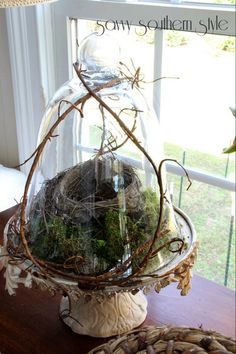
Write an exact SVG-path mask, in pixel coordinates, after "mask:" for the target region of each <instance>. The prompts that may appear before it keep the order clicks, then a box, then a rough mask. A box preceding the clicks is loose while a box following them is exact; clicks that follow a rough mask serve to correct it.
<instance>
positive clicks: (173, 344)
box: [88, 326, 236, 354]
mask: <svg viewBox="0 0 236 354" xmlns="http://www.w3.org/2000/svg"><path fill="white" fill-rule="evenodd" d="M235 352H236V342H235V340H232V339H230V338H227V337H225V336H223V335H221V334H220V333H217V332H212V331H204V330H202V329H200V328H187V327H168V326H167V327H146V328H141V329H136V330H134V331H131V332H129V333H126V334H125V335H123V336H121V337H117V338H116V339H112V340H110V341H109V342H108V343H106V344H103V345H101V346H99V347H97V348H95V349H93V350H91V351H90V352H89V353H88V354H156V353H163V354H172V353H173V354H180V353H183V354H203V353H211V354H227V353H235Z"/></svg>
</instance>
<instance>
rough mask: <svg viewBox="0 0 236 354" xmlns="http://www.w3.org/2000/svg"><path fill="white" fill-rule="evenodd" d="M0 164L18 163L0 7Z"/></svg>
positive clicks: (6, 46) (4, 34)
mask: <svg viewBox="0 0 236 354" xmlns="http://www.w3.org/2000/svg"><path fill="white" fill-rule="evenodd" d="M0 164H3V165H5V166H15V165H17V164H18V147H17V135H16V121H15V110H14V101H13V90H12V77H11V67H10V56H9V47H8V37H7V24H6V17H5V10H4V9H0Z"/></svg>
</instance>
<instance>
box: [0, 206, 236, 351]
mask: <svg viewBox="0 0 236 354" xmlns="http://www.w3.org/2000/svg"><path fill="white" fill-rule="evenodd" d="M13 211H14V208H12V209H10V210H8V211H5V212H2V213H0V237H1V236H2V232H3V229H4V225H5V223H6V222H7V220H8V219H9V217H10V216H11V215H12V213H13ZM3 273H4V271H2V272H1V273H0V353H1V354H53V353H57V354H70V353H73V354H77V353H79V354H85V353H87V352H88V351H89V350H90V349H92V348H94V347H96V346H97V345H99V344H101V343H103V342H104V341H106V340H104V339H96V338H91V337H87V336H80V335H78V334H75V333H73V332H72V331H71V329H70V328H68V327H67V326H66V325H65V324H64V323H62V322H61V321H60V319H59V317H58V307H59V303H60V296H55V297H50V295H49V294H48V293H45V292H41V291H40V290H33V289H25V288H23V287H20V288H19V289H18V290H17V295H16V296H9V295H8V293H7V292H6V290H5V281H4V277H3ZM147 298H148V316H147V319H146V321H145V322H144V325H166V324H172V325H186V326H192V327H199V326H202V327H203V328H204V329H211V330H215V331H218V332H220V333H222V334H225V335H227V336H230V337H235V296H234V292H233V291H231V290H229V289H227V288H225V287H222V286H220V285H217V284H215V283H213V282H211V281H208V280H206V279H203V278H201V277H199V276H194V277H193V280H192V289H191V291H190V293H189V295H187V296H185V297H182V296H180V294H179V291H178V290H177V289H176V284H172V285H170V286H168V287H166V288H165V289H162V291H161V293H160V294H156V293H150V294H149V295H148V296H147Z"/></svg>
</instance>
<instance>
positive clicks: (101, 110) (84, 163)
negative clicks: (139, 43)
mask: <svg viewBox="0 0 236 354" xmlns="http://www.w3.org/2000/svg"><path fill="white" fill-rule="evenodd" d="M104 43H105V44H104ZM119 52H120V49H119V46H117V44H116V43H115V42H114V40H113V39H112V40H111V39H110V38H109V37H107V36H106V35H104V36H102V37H99V36H97V35H96V34H92V35H90V36H88V37H87V38H85V40H84V41H83V42H82V44H81V47H80V57H79V64H78V65H77V66H76V70H77V74H78V77H74V78H73V79H72V80H71V81H69V82H67V83H65V84H64V85H63V86H62V87H61V88H60V89H59V90H58V91H57V92H56V94H55V95H54V97H53V98H52V100H51V101H50V103H49V105H48V107H47V109H46V113H45V115H44V117H43V120H42V123H41V127H40V132H39V137H38V146H39V145H40V144H41V145H42V144H44V145H45V146H44V149H43V151H42V154H41V156H40V159H39V161H38V163H37V166H36V168H35V170H34V173H33V178H32V181H31V186H30V190H29V194H28V200H27V205H26V213H25V214H26V224H25V237H26V240H27V242H28V247H29V249H30V251H31V253H32V255H33V256H34V258H35V259H37V260H40V261H42V262H43V264H46V265H48V267H49V269H55V270H56V271H60V274H68V275H70V274H72V275H73V277H74V278H75V279H76V276H80V279H82V278H81V276H84V277H85V279H86V276H92V277H98V276H102V275H103V274H110V279H125V278H129V277H130V276H132V275H134V274H137V275H139V276H147V275H151V274H154V273H155V272H157V271H158V269H161V268H163V267H164V266H165V265H167V264H168V263H169V262H171V261H172V260H173V259H174V258H175V257H176V255H177V254H178V253H179V252H181V250H184V247H186V243H187V242H188V240H186V239H185V237H184V236H183V235H182V233H181V232H180V227H179V225H178V223H177V221H176V217H175V213H174V210H173V206H172V203H171V200H170V198H169V195H168V191H167V190H168V188H167V185H166V179H165V171H164V170H163V169H162V170H163V171H162V173H161V170H160V164H161V163H162V161H163V146H162V140H161V134H160V127H159V124H158V119H157V117H156V115H155V113H154V111H153V109H152V108H150V107H149V106H148V104H147V102H146V100H145V98H144V96H143V94H142V92H141V90H140V89H139V88H138V85H137V84H136V83H137V82H136V81H135V78H134V77H131V75H128V74H124V73H123V72H122V71H121V69H120V64H119V60H120V58H119ZM81 78H82V80H81ZM45 137H50V139H47V142H45ZM9 237H10V236H9ZM13 242H14V237H13ZM114 270H116V271H114ZM112 274H115V276H114V278H112V277H113V275H112ZM106 279H108V278H106Z"/></svg>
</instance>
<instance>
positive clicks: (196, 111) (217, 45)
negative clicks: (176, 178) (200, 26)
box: [161, 31, 235, 176]
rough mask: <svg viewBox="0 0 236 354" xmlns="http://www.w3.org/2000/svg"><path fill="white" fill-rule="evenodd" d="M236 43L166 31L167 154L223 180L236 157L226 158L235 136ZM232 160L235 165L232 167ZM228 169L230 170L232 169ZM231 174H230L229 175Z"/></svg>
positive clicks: (163, 106) (164, 101) (164, 112)
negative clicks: (225, 151) (221, 177)
mask: <svg viewBox="0 0 236 354" xmlns="http://www.w3.org/2000/svg"><path fill="white" fill-rule="evenodd" d="M234 51H235V39H234V38H232V37H223V36H214V35H205V36H201V35H198V34H195V33H183V32H174V31H166V32H165V40H164V46H163V76H167V77H178V79H171V78H170V79H165V80H163V81H162V96H161V97H162V99H161V122H162V129H163V132H164V137H165V141H166V142H167V143H168V144H169V145H168V150H167V152H168V153H169V154H170V155H174V156H175V157H177V158H178V159H180V160H182V154H183V151H186V157H185V163H186V165H188V166H189V167H193V168H198V169H201V170H204V171H206V172H209V173H210V174H216V175H219V176H225V174H227V175H228V176H229V175H230V174H232V173H233V165H234V156H233V155H231V156H230V161H227V160H228V156H227V155H224V154H222V150H223V148H225V147H226V146H228V145H230V143H231V142H232V140H233V138H234V130H235V119H234V117H233V115H232V112H231V111H230V109H229V107H231V106H234V105H235V53H234ZM228 162H229V163H228ZM226 169H228V170H227V171H226ZM226 172H227V173H226Z"/></svg>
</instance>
